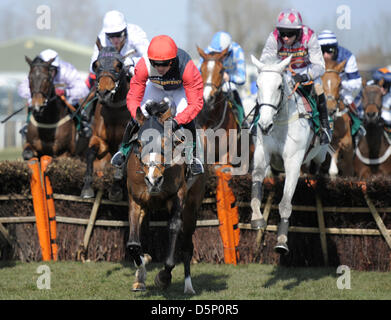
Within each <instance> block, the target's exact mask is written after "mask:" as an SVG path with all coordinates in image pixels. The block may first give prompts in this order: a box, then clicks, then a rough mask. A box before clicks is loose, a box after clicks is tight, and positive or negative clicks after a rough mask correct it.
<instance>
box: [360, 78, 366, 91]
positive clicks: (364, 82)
mask: <svg viewBox="0 0 391 320" xmlns="http://www.w3.org/2000/svg"><path fill="white" fill-rule="evenodd" d="M361 83H362V87H363V89H364V88H365V87H366V86H367V79H365V77H362V78H361Z"/></svg>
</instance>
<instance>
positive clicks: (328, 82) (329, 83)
mask: <svg viewBox="0 0 391 320" xmlns="http://www.w3.org/2000/svg"><path fill="white" fill-rule="evenodd" d="M327 86H328V87H329V90H331V79H328V80H327Z"/></svg>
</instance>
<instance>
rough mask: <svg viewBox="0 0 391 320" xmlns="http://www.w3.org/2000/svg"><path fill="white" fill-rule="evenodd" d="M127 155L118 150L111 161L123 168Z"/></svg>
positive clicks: (115, 165)
mask: <svg viewBox="0 0 391 320" xmlns="http://www.w3.org/2000/svg"><path fill="white" fill-rule="evenodd" d="M125 159H126V158H125V155H124V154H123V153H122V151H121V150H120V151H118V152H117V153H116V154H115V155H114V156H113V157H112V158H111V161H110V163H111V164H112V165H113V166H114V167H117V168H121V167H122V166H123V164H124V162H125Z"/></svg>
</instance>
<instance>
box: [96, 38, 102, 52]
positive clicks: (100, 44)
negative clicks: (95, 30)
mask: <svg viewBox="0 0 391 320" xmlns="http://www.w3.org/2000/svg"><path fill="white" fill-rule="evenodd" d="M96 46H97V47H98V50H99V51H100V50H102V43H101V42H100V39H99V37H96Z"/></svg>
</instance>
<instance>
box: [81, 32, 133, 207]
mask: <svg viewBox="0 0 391 320" xmlns="http://www.w3.org/2000/svg"><path fill="white" fill-rule="evenodd" d="M96 44H97V46H98V49H99V55H98V58H97V60H96V61H95V62H94V63H93V70H94V72H95V73H96V76H97V79H96V81H97V84H96V86H97V89H96V94H97V97H98V102H97V104H96V108H95V113H94V119H93V123H92V136H91V138H90V142H89V146H88V150H87V169H86V173H85V177H84V186H83V189H82V192H81V197H82V198H92V197H94V189H93V187H92V181H93V173H94V172H96V173H97V174H98V176H101V175H102V174H103V170H104V168H105V166H106V165H107V164H108V163H110V160H111V157H112V156H113V154H114V153H115V152H117V151H118V148H119V146H120V144H121V141H122V136H123V134H124V131H125V127H126V124H127V123H128V121H129V119H130V113H129V111H128V109H127V107H126V95H127V92H128V90H129V82H128V81H127V77H126V71H125V68H124V64H123V57H122V56H121V55H120V54H119V53H118V52H117V51H116V50H115V49H114V48H113V47H102V45H101V43H100V40H99V38H98V40H97V42H96ZM122 178H123V175H122V170H121V169H116V172H115V173H114V184H113V186H112V188H111V190H110V193H109V198H110V199H111V200H114V201H119V200H121V199H122Z"/></svg>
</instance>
